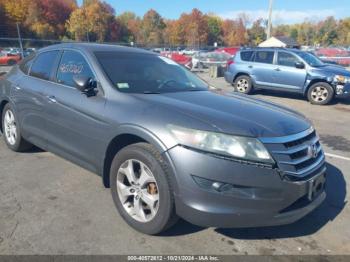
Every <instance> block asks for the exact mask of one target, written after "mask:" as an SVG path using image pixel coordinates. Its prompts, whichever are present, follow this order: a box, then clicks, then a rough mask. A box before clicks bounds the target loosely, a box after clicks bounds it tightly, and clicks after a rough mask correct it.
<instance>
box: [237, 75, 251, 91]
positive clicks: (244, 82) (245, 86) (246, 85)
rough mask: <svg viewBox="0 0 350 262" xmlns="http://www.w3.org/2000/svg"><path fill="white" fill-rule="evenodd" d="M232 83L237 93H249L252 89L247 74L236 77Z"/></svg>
mask: <svg viewBox="0 0 350 262" xmlns="http://www.w3.org/2000/svg"><path fill="white" fill-rule="evenodd" d="M233 85H234V88H235V91H236V92H239V93H243V94H249V93H251V92H252V90H253V83H252V79H251V78H250V77H249V76H247V75H242V76H239V77H237V78H236V80H235V82H234V84H233Z"/></svg>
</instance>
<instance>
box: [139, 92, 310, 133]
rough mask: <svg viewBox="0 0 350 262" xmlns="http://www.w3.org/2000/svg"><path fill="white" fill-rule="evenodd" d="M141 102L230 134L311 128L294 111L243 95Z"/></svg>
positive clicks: (168, 96) (170, 97)
mask: <svg viewBox="0 0 350 262" xmlns="http://www.w3.org/2000/svg"><path fill="white" fill-rule="evenodd" d="M139 97H140V96H139ZM142 99H144V100H147V102H149V103H151V105H152V106H155V105H156V104H158V105H160V106H162V107H166V108H167V109H168V110H172V111H173V112H174V113H175V114H176V113H177V114H183V115H186V116H190V117H191V118H192V119H196V120H197V121H201V122H202V123H203V122H205V123H206V124H207V125H208V127H210V128H208V129H210V131H218V132H223V133H227V134H233V135H242V136H251V137H275V136H286V135H291V134H295V133H298V132H301V131H304V130H306V129H308V128H309V127H310V122H309V121H308V120H307V119H305V117H303V116H302V115H301V114H299V113H297V112H295V111H292V110H290V109H287V108H285V107H282V106H277V105H275V104H272V103H268V102H263V101H261V100H258V99H253V98H249V97H247V96H246V95H240V94H233V93H224V92H211V91H195V92H177V93H166V94H160V95H142ZM175 118H176V117H174V119H175ZM171 122H172V120H169V123H171ZM173 124H176V123H173ZM187 127H190V128H196V126H195V121H193V122H191V123H188V126H187Z"/></svg>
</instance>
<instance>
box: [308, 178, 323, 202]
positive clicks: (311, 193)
mask: <svg viewBox="0 0 350 262" xmlns="http://www.w3.org/2000/svg"><path fill="white" fill-rule="evenodd" d="M325 185H326V175H325V174H322V175H319V176H317V177H315V178H312V179H310V180H309V181H308V185H307V188H308V190H307V198H308V199H309V200H310V201H313V200H314V199H315V198H316V197H318V196H319V195H320V194H321V193H322V192H323V190H324V188H325Z"/></svg>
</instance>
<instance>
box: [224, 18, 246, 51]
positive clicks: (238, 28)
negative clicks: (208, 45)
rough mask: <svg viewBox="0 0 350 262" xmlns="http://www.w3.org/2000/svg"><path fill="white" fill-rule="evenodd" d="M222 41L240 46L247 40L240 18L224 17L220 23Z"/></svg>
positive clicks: (229, 44)
mask: <svg viewBox="0 0 350 262" xmlns="http://www.w3.org/2000/svg"><path fill="white" fill-rule="evenodd" d="M222 32H223V39H224V43H225V44H226V45H228V46H242V45H245V44H247V42H248V34H247V29H246V27H245V26H244V23H243V20H242V19H240V18H239V19H236V20H231V19H226V20H224V22H223V24H222Z"/></svg>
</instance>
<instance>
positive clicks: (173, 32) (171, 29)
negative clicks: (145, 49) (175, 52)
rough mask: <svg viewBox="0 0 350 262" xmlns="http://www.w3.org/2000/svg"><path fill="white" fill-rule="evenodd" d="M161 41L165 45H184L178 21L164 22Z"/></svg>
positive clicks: (181, 29)
mask: <svg viewBox="0 0 350 262" xmlns="http://www.w3.org/2000/svg"><path fill="white" fill-rule="evenodd" d="M165 25H166V27H165V29H164V31H163V39H164V42H165V43H166V44H167V45H170V46H179V45H183V44H184V36H183V34H182V32H183V28H181V23H180V21H179V20H166V21H165Z"/></svg>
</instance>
